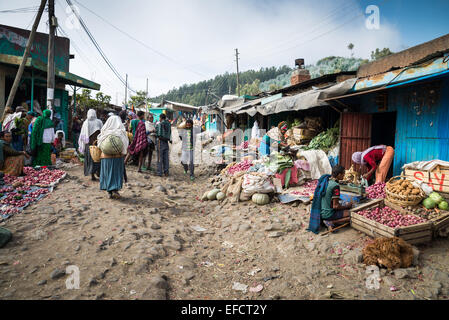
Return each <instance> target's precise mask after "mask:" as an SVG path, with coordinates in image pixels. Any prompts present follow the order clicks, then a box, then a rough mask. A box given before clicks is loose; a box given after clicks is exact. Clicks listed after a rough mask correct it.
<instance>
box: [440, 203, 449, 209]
mask: <svg viewBox="0 0 449 320" xmlns="http://www.w3.org/2000/svg"><path fill="white" fill-rule="evenodd" d="M438 208H440V209H441V210H448V209H449V203H447V202H446V201H441V202H440V204H439V205H438Z"/></svg>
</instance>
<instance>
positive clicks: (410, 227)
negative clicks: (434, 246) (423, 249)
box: [350, 199, 432, 244]
mask: <svg viewBox="0 0 449 320" xmlns="http://www.w3.org/2000/svg"><path fill="white" fill-rule="evenodd" d="M350 212H351V227H353V228H354V229H356V230H358V231H361V232H363V233H366V234H367V235H369V236H371V237H374V238H376V237H387V238H391V237H399V238H402V239H404V240H405V241H407V242H408V243H410V244H419V243H426V242H429V241H431V240H432V224H431V223H429V222H428V221H426V220H425V219H423V218H421V217H418V216H415V215H413V214H409V213H407V212H405V211H398V210H394V209H393V208H390V207H388V206H386V205H385V202H384V200H383V199H377V200H371V201H370V202H368V203H365V204H363V205H361V206H358V207H356V208H353V209H351V211H350Z"/></svg>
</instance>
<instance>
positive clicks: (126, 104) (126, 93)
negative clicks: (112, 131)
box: [125, 74, 128, 109]
mask: <svg viewBox="0 0 449 320" xmlns="http://www.w3.org/2000/svg"><path fill="white" fill-rule="evenodd" d="M125 108H126V109H128V74H126V82H125Z"/></svg>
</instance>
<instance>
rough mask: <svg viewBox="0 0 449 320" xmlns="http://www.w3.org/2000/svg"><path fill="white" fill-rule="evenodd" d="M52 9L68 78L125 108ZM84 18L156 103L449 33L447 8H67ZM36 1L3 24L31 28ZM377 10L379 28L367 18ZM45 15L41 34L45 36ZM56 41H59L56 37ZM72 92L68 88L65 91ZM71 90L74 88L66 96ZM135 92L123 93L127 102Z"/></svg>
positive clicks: (120, 4) (117, 90)
mask: <svg viewBox="0 0 449 320" xmlns="http://www.w3.org/2000/svg"><path fill="white" fill-rule="evenodd" d="M55 1H56V16H57V18H58V22H59V25H60V27H61V28H62V29H63V31H64V33H65V34H66V35H67V36H68V37H69V38H70V40H71V49H70V52H71V53H72V54H74V55H75V59H72V60H71V61H70V72H72V73H75V74H77V75H80V76H82V77H84V78H87V79H89V80H93V81H95V82H97V83H100V84H101V91H102V92H104V93H106V94H108V95H110V96H111V98H112V99H111V102H112V103H114V104H116V103H117V104H119V105H120V104H121V103H122V102H123V101H124V96H125V86H124V85H123V84H122V83H121V82H120V80H119V79H118V78H117V77H116V76H115V75H114V73H113V72H112V71H111V70H110V69H109V67H108V66H107V64H106V63H105V62H104V61H103V60H102V58H101V56H100V54H99V53H98V51H97V50H96V49H95V47H94V46H93V44H92V43H91V42H90V39H89V38H88V36H87V35H86V33H85V32H84V31H83V29H82V28H81V27H80V26H79V24H78V23H77V21H76V19H73V17H74V15H73V12H72V11H71V10H70V8H69V7H68V5H67V2H66V0H55ZM72 2H73V3H74V5H75V6H76V8H77V10H78V12H79V14H80V16H81V17H82V19H83V20H84V22H85V24H86V25H87V27H88V28H89V30H90V32H91V33H92V35H93V36H94V38H95V40H96V41H97V43H98V44H99V45H100V47H101V49H102V50H103V52H104V53H105V54H106V56H107V58H108V59H109V60H110V61H111V63H112V64H113V65H114V67H115V69H116V70H117V71H118V72H119V73H120V74H121V75H122V77H123V78H125V75H126V74H128V81H129V87H130V89H131V90H146V82H147V79H148V87H149V88H148V91H149V96H150V97H151V96H156V95H159V94H162V93H165V92H167V91H168V90H170V89H173V88H175V87H179V86H181V85H183V84H190V83H196V82H199V81H203V80H208V79H212V78H214V77H215V76H216V75H218V74H222V73H225V72H229V73H232V72H235V71H236V63H235V49H236V48H238V51H239V69H240V71H246V70H250V69H255V70H258V69H260V68H261V67H271V66H276V67H279V66H282V65H288V66H290V67H294V60H295V59H297V58H304V59H305V62H306V64H313V63H316V62H317V61H318V60H320V59H322V58H324V57H327V56H346V57H349V56H350V55H351V52H350V50H349V49H348V48H347V46H348V44H349V43H353V44H354V49H353V54H354V57H360V58H369V57H370V53H371V51H373V50H375V49H376V48H384V47H388V48H390V49H391V50H392V51H393V52H398V51H401V50H404V49H406V48H409V47H412V46H415V45H418V44H420V43H423V42H426V41H430V40H432V39H435V38H437V37H440V36H443V35H445V34H447V33H449V19H447V17H446V15H447V12H448V10H449V1H447V0H441V1H438V0H427V1H418V0H369V1H368V0H151V1H145V0H128V1H116V0H109V1H108V0H72ZM39 3H40V1H39V0H14V1H10V0H0V24H6V25H11V26H15V27H19V28H26V29H31V26H32V22H33V19H34V16H35V14H36V12H26V13H22V12H20V13H4V12H1V11H2V10H8V9H17V8H27V7H37V6H39ZM370 5H375V6H377V8H378V9H379V16H378V17H379V19H378V21H379V25H378V28H374V29H373V28H370V27H369V26H370V25H368V26H367V24H366V20H368V21H371V22H373V21H374V22H376V20H375V19H373V18H374V17H375V16H376V12H374V13H373V11H369V12H366V10H367V7H368V6H370ZM47 21H48V14H47V13H45V14H44V15H43V17H42V19H41V22H40V24H39V28H38V31H39V32H48V27H47ZM58 35H62V34H61V33H58ZM67 89H69V87H67ZM69 91H70V90H69ZM132 94H133V92H132V91H129V93H128V97H129V95H132Z"/></svg>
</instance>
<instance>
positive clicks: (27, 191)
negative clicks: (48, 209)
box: [0, 167, 66, 220]
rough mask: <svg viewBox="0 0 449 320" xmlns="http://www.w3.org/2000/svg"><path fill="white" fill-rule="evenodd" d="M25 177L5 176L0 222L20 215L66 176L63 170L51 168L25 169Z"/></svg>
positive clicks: (2, 186) (0, 204)
mask: <svg viewBox="0 0 449 320" xmlns="http://www.w3.org/2000/svg"><path fill="white" fill-rule="evenodd" d="M23 171H24V174H25V176H22V177H15V176H10V175H7V174H6V175H4V177H3V182H4V183H3V185H1V188H0V220H5V219H7V218H9V217H11V216H12V215H14V214H17V213H20V212H21V211H23V209H25V208H26V207H27V206H29V205H30V204H31V203H33V202H36V201H39V200H40V199H42V198H43V197H45V196H46V195H48V194H49V193H51V192H53V188H54V187H55V186H56V185H57V184H58V183H59V182H60V181H61V180H62V179H64V177H65V176H66V173H65V172H64V171H62V170H57V169H53V168H49V167H38V168H31V167H24V169H23Z"/></svg>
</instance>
